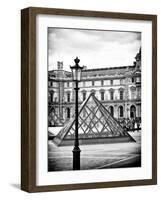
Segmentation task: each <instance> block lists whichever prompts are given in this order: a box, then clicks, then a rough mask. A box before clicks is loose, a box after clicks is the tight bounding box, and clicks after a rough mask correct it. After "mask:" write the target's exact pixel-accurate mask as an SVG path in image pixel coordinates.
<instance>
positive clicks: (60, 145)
mask: <svg viewBox="0 0 161 200" xmlns="http://www.w3.org/2000/svg"><path fill="white" fill-rule="evenodd" d="M21 69H22V75H21V78H22V79H21V110H22V117H21V126H22V127H21V188H22V190H25V191H28V192H45V191H57V190H75V189H90V188H91V189H92V188H107V187H122V186H136V185H154V184H156V183H157V16H156V15H145V14H131V13H111V12H98V11H82V10H64V9H53V8H33V7H30V8H26V9H23V10H22V11H21Z"/></svg>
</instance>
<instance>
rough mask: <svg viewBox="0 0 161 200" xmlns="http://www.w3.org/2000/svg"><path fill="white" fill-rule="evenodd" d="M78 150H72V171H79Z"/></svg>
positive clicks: (76, 148) (75, 148) (77, 148)
mask: <svg viewBox="0 0 161 200" xmlns="http://www.w3.org/2000/svg"><path fill="white" fill-rule="evenodd" d="M80 152H81V150H80V148H79V147H74V149H73V170H80Z"/></svg>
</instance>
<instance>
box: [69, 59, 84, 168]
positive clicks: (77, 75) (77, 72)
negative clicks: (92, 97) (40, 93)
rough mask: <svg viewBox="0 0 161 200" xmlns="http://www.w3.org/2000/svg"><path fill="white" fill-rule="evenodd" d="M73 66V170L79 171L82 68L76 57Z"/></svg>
mask: <svg viewBox="0 0 161 200" xmlns="http://www.w3.org/2000/svg"><path fill="white" fill-rule="evenodd" d="M74 62H75V65H74V66H70V68H71V70H72V77H73V81H74V82H75V88H74V89H75V141H74V148H73V170H80V152H81V150H80V148H79V138H78V90H79V88H78V83H79V82H80V81H81V74H82V69H83V67H81V66H79V62H80V60H79V59H78V57H76V59H74Z"/></svg>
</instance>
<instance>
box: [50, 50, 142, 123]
mask: <svg viewBox="0 0 161 200" xmlns="http://www.w3.org/2000/svg"><path fill="white" fill-rule="evenodd" d="M48 84H49V85H48V86H49V89H48V98H49V100H48V102H49V126H61V125H63V124H64V123H66V122H67V121H69V120H70V118H71V116H72V115H73V114H74V112H75V109H74V106H75V98H74V89H73V88H74V83H73V82H72V74H71V72H68V71H65V70H64V69H63V62H58V66H57V69H56V70H52V71H49V72H48ZM79 88H80V90H79V105H81V104H82V103H83V101H85V99H86V98H87V97H88V96H89V95H90V94H91V93H94V94H95V96H96V98H97V99H98V100H99V101H100V102H101V103H102V104H103V105H104V106H105V107H106V108H107V110H109V111H110V113H111V115H112V116H113V117H114V118H116V119H117V120H121V119H139V120H141V49H140V51H139V52H138V54H137V55H136V57H135V62H134V63H133V65H131V66H122V67H111V68H98V69H88V68H87V67H84V70H83V71H82V81H81V82H80V83H79Z"/></svg>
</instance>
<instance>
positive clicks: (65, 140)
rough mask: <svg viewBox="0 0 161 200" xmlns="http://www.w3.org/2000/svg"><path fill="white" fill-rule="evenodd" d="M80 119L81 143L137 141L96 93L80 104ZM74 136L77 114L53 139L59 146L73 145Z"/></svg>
mask: <svg viewBox="0 0 161 200" xmlns="http://www.w3.org/2000/svg"><path fill="white" fill-rule="evenodd" d="M78 121H79V125H78V133H79V143H80V144H99V143H116V142H135V140H134V139H133V138H132V137H131V136H130V135H129V134H128V132H127V131H126V130H124V129H123V128H122V127H121V125H120V124H119V123H118V122H117V121H116V120H115V119H114V118H113V117H112V116H111V115H110V113H109V111H108V110H107V109H106V108H105V106H104V105H103V104H102V103H101V102H100V101H99V100H98V99H97V98H96V97H95V95H94V93H91V94H90V95H89V97H88V98H87V99H86V100H85V101H84V102H83V104H82V105H81V106H80V109H79V114H78ZM74 138H75V116H73V117H72V119H71V120H70V122H68V123H67V124H66V125H65V126H64V127H63V128H62V129H61V130H60V132H59V133H58V135H57V136H56V137H55V138H54V140H53V141H54V143H55V144H56V145H57V146H66V145H73V144H74Z"/></svg>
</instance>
